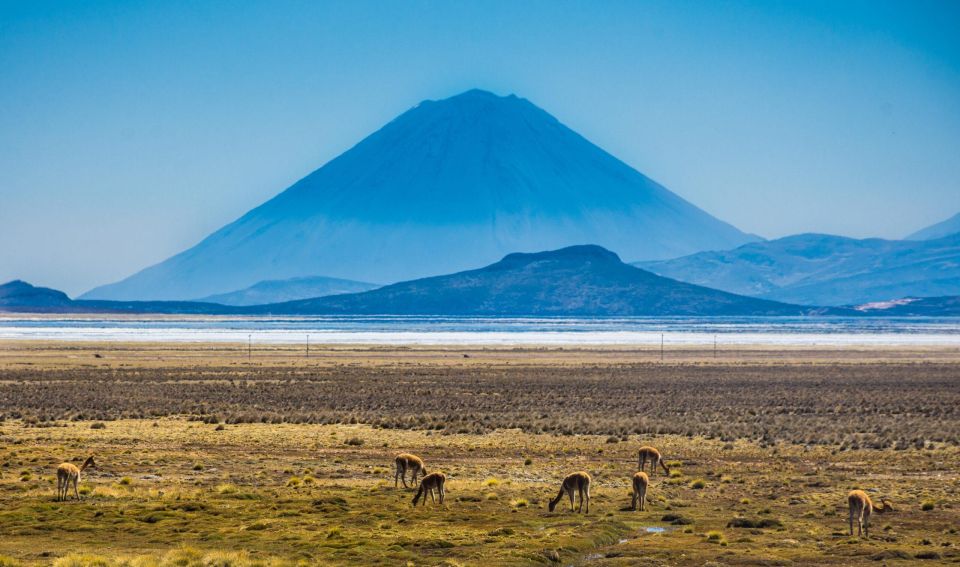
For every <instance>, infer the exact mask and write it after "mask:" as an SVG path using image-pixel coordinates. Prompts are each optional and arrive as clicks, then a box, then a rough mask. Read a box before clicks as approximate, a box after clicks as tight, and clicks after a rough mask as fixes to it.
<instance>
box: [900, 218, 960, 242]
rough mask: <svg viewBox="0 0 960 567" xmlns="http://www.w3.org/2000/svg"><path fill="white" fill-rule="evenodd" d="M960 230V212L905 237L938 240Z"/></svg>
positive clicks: (907, 238) (906, 238)
mask: <svg viewBox="0 0 960 567" xmlns="http://www.w3.org/2000/svg"><path fill="white" fill-rule="evenodd" d="M958 232H960V213H957V214H955V215H953V216H952V217H950V218H948V219H947V220H944V221H941V222H938V223H935V224H932V225H930V226H928V227H925V228H921V229H920V230H918V231H916V232H914V233H913V234H911V235H909V236H907V237H905V238H904V240H936V239H938V238H943V237H945V236H950V235H951V234H957V233H958Z"/></svg>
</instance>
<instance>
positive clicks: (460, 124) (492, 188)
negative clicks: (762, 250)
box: [83, 90, 757, 300]
mask: <svg viewBox="0 0 960 567" xmlns="http://www.w3.org/2000/svg"><path fill="white" fill-rule="evenodd" d="M754 240H757V238H756V237H754V236H751V235H748V234H744V233H743V232H740V231H739V230H737V229H736V228H734V227H733V226H731V225H729V224H727V223H724V222H722V221H720V220H718V219H716V218H714V217H712V216H710V215H709V214H707V213H706V212H704V211H702V210H701V209H698V208H697V207H695V206H694V205H692V204H691V203H689V202H687V201H685V200H684V199H682V198H681V197H679V196H677V195H675V194H674V193H672V192H670V191H669V190H667V189H665V188H664V187H663V186H661V185H659V184H658V183H656V182H654V181H652V180H651V179H649V178H647V177H646V176H644V175H643V174H641V173H640V172H638V171H637V170H635V169H633V168H631V167H630V166H628V165H626V164H625V163H623V162H622V161H620V160H618V159H616V158H615V157H613V156H612V155H610V154H608V153H607V152H605V151H604V150H602V149H600V148H599V147H597V146H595V145H594V144H592V143H590V142H589V141H587V140H586V139H584V138H583V137H582V136H580V135H579V134H577V133H576V132H574V131H572V130H571V129H569V128H567V127H566V126H564V125H563V124H561V123H560V122H559V121H558V120H557V119H556V118H554V117H553V116H551V115H550V114H548V113H546V112H545V111H543V110H541V109H540V108H538V107H537V106H535V105H534V104H532V103H530V102H529V101H527V100H525V99H522V98H518V97H517V96H513V95H510V96H502V97H501V96H497V95H494V94H492V93H489V92H485V91H481V90H471V91H468V92H465V93H463V94H460V95H457V96H454V97H451V98H448V99H445V100H440V101H425V102H422V103H420V104H418V105H417V106H415V107H414V108H412V109H410V110H408V111H407V112H405V113H403V114H402V115H400V116H399V117H397V118H396V119H394V120H393V121H391V122H390V123H388V124H387V125H386V126H384V127H383V128H381V129H380V130H378V131H377V132H375V133H373V134H371V135H370V136H368V137H367V138H365V139H364V140H362V141H361V142H360V143H359V144H357V145H356V146H354V147H353V148H351V149H350V150H348V151H346V152H345V153H343V154H341V155H340V156H339V157H337V158H335V159H333V160H332V161H330V162H328V163H327V164H326V165H324V166H323V167H321V168H320V169H318V170H316V171H314V172H313V173H311V174H309V175H308V176H306V177H304V178H303V179H301V180H300V181H298V182H297V183H295V184H294V185H293V186H291V187H290V188H288V189H287V190H285V191H283V192H282V193H280V194H279V195H277V196H276V197H274V198H273V199H271V200H269V201H267V202H266V203H264V204H263V205H261V206H259V207H257V208H255V209H253V210H251V211H249V212H248V213H246V214H245V215H243V216H242V217H240V218H239V219H237V220H236V221H234V222H233V223H231V224H229V225H227V226H225V227H223V228H221V229H220V230H218V231H216V232H214V233H213V234H211V235H210V236H208V237H207V238H206V239H204V240H203V241H201V242H200V243H199V244H197V245H195V246H194V247H192V248H190V249H188V250H186V251H184V252H181V253H180V254H177V255H176V256H173V257H171V258H169V259H167V260H165V261H163V262H161V263H159V264H156V265H154V266H151V267H149V268H146V269H144V270H142V271H140V272H138V273H136V274H134V275H132V276H130V277H128V278H127V279H125V280H122V281H120V282H117V283H114V284H110V285H106V286H102V287H99V288H96V289H94V290H92V291H90V292H88V293H87V294H85V295H84V296H83V298H85V299H118V300H132V299H151V300H155V299H167V300H170V299H193V298H199V297H205V296H209V295H212V294H217V293H224V292H229V291H233V290H237V289H242V288H244V287H247V286H250V285H253V284H255V283H257V282H259V281H262V280H277V279H287V278H294V277H303V276H315V275H322V276H326V277H335V278H343V279H350V280H357V281H373V282H385V283H388V282H395V281H401V280H410V279H415V278H420V277H424V276H429V275H435V274H442V273H450V272H457V271H462V270H466V269H468V268H470V267H472V266H477V265H483V264H487V263H492V262H495V261H496V260H498V259H500V258H502V257H503V256H505V255H507V254H508V253H511V252H525V251H526V252H529V251H537V250H549V249H558V248H563V247H566V246H571V245H576V244H584V243H594V244H599V245H601V246H603V247H605V248H608V249H610V250H614V251H616V252H617V253H619V254H620V255H621V256H622V257H624V258H626V259H629V260H631V261H633V260H656V259H664V258H672V257H677V256H681V255H685V254H691V253H694V252H698V251H702V250H717V249H728V248H733V247H736V246H739V245H741V244H744V243H746V242H750V241H754Z"/></svg>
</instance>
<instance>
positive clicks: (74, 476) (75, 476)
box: [57, 456, 97, 502]
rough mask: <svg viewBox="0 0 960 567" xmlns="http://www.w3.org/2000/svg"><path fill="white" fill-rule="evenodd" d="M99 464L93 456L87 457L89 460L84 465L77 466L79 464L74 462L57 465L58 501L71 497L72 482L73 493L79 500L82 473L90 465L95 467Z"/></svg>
mask: <svg viewBox="0 0 960 567" xmlns="http://www.w3.org/2000/svg"><path fill="white" fill-rule="evenodd" d="M95 466H97V464H96V463H95V462H93V457H92V456H90V457H87V460H86V461H84V462H83V465H82V466H81V467H79V468H77V465H75V464H73V463H62V464H61V465H60V466H58V467H57V501H58V502H59V501H63V500H66V499H67V498H68V497H69V491H70V484H71V483H72V484H73V493H74V495H75V496H76V497H77V500H80V491H79V490H78V489H77V484H78V483H79V482H80V473H82V472H83V471H85V470H86V469H87V468H88V467H95Z"/></svg>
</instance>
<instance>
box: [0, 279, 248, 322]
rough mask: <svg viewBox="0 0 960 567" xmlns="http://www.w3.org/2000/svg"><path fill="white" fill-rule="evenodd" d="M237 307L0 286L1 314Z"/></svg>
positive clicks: (214, 310) (21, 285)
mask: <svg viewBox="0 0 960 567" xmlns="http://www.w3.org/2000/svg"><path fill="white" fill-rule="evenodd" d="M236 309H238V308H235V307H228V306H224V305H217V304H214V303H199V302H192V301H100V300H75V299H70V297H68V296H67V294H65V293H63V292H62V291H58V290H55V289H50V288H47V287H37V286H34V285H31V284H29V283H27V282H25V281H21V280H14V281H11V282H7V283H5V284H3V285H0V312H4V311H6V312H14V313H177V314H185V315H191V314H198V315H199V314H210V315H212V314H231V313H237V311H236Z"/></svg>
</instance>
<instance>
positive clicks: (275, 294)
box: [197, 276, 380, 305]
mask: <svg viewBox="0 0 960 567" xmlns="http://www.w3.org/2000/svg"><path fill="white" fill-rule="evenodd" d="M378 287H380V286H378V285H376V284H371V283H366V282H355V281H353V280H341V279H337V278H325V277H322V276H313V277H307V278H290V279H287V280H265V281H262V282H259V283H257V284H254V285H252V286H250V287H248V288H245V289H240V290H237V291H232V292H229V293H222V294H218V295H210V296H207V297H204V298H202V299H198V300H197V301H203V302H209V303H220V304H222V305H263V304H265V303H282V302H285V301H295V300H297V299H309V298H311V297H323V296H325V295H338V294H341V293H356V292H360V291H367V290H370V289H375V288H378Z"/></svg>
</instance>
